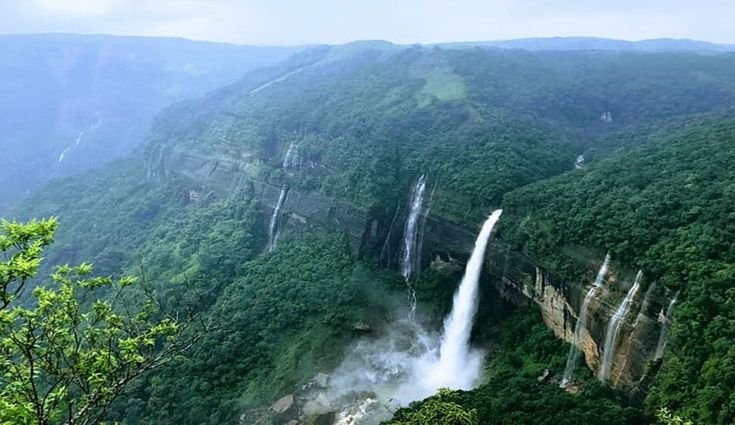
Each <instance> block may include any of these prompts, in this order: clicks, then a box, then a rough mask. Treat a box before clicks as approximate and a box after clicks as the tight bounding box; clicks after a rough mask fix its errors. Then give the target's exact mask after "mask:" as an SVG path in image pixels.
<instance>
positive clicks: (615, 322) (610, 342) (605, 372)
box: [600, 270, 643, 381]
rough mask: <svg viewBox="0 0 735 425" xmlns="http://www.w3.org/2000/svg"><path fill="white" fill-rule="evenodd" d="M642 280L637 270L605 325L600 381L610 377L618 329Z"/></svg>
mask: <svg viewBox="0 0 735 425" xmlns="http://www.w3.org/2000/svg"><path fill="white" fill-rule="evenodd" d="M642 278H643V271H641V270H638V274H636V276H635V281H634V282H633V286H631V287H630V289H629V290H628V293H627V294H626V295H625V298H624V299H623V301H622V302H621V303H620V305H619V306H618V309H617V310H615V314H613V316H612V318H610V322H609V323H608V324H607V330H606V331H605V346H604V349H603V354H602V364H601V365H600V380H601V381H606V380H607V379H608V377H609V376H610V369H611V367H612V361H613V358H614V357H615V346H616V344H617V341H618V336H619V335H620V329H621V328H622V325H623V322H624V321H625V316H626V315H627V314H628V311H630V306H631V305H632V304H633V298H635V296H636V294H637V293H638V289H639V288H640V286H641V279H642Z"/></svg>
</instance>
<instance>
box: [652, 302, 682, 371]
mask: <svg viewBox="0 0 735 425" xmlns="http://www.w3.org/2000/svg"><path fill="white" fill-rule="evenodd" d="M678 297H679V293H678V292H677V293H676V294H675V295H674V297H673V298H672V299H671V301H670V302H669V307H668V308H667V309H666V317H665V318H664V324H663V325H662V326H661V333H660V334H659V336H658V344H656V355H655V356H654V358H655V359H656V360H658V359H660V358H662V357H663V356H664V351H665V350H666V341H667V340H668V339H669V328H670V327H671V316H672V315H673V314H674V305H676V299H677V298H678Z"/></svg>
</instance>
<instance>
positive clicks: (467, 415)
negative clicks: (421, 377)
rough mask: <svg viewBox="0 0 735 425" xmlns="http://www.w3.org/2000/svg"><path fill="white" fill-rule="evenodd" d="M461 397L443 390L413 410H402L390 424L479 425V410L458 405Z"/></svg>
mask: <svg viewBox="0 0 735 425" xmlns="http://www.w3.org/2000/svg"><path fill="white" fill-rule="evenodd" d="M458 399H459V396H458V395H457V393H455V392H452V391H451V390H449V389H446V388H441V389H439V391H438V392H437V394H436V395H435V396H433V397H430V398H428V399H426V401H424V402H423V403H421V405H420V406H419V407H418V408H416V409H412V410H402V411H400V412H399V413H398V414H397V415H396V417H394V418H393V419H392V420H390V421H389V422H388V424H391V425H423V424H436V425H477V424H478V421H477V410H474V409H472V410H466V409H464V408H463V407H462V406H461V405H459V404H457V401H458Z"/></svg>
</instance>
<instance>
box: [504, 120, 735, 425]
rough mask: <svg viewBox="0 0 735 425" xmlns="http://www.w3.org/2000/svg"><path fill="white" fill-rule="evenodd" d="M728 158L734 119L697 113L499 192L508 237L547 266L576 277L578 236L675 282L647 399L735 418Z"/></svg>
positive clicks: (733, 148)
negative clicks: (627, 145) (668, 326)
mask: <svg viewBox="0 0 735 425" xmlns="http://www.w3.org/2000/svg"><path fill="white" fill-rule="evenodd" d="M734 161H735V121H733V120H732V119H731V118H708V119H697V120H694V121H692V122H690V123H688V125H685V126H681V127H680V128H678V129H676V130H675V131H667V132H662V133H661V134H659V135H658V138H656V139H655V140H654V141H652V142H650V143H649V144H647V145H645V146H643V147H641V148H634V149H628V150H626V151H623V152H619V153H617V154H614V155H613V156H611V157H609V158H607V159H605V160H602V161H600V162H599V163H597V164H595V166H593V167H590V168H589V169H588V170H580V171H576V172H573V173H569V174H566V175H564V176H562V177H558V178H554V179H551V180H549V181H545V182H543V183H538V184H535V185H532V186H528V187H526V188H523V189H520V190H518V191H515V192H512V193H510V194H508V195H507V196H506V197H505V199H504V202H503V206H504V208H505V211H506V214H507V216H506V217H507V220H506V221H505V222H503V230H502V234H503V236H504V237H505V238H508V239H509V240H512V241H513V242H514V243H515V244H517V248H518V249H521V250H523V251H525V252H527V253H529V254H530V255H532V256H534V258H537V259H538V261H539V262H540V264H543V265H544V266H545V267H547V268H548V269H549V270H552V271H554V272H556V273H560V274H562V275H565V276H567V277H568V278H569V279H570V280H572V279H574V278H575V276H574V273H575V272H576V271H578V270H579V265H578V263H577V259H576V258H574V255H569V254H568V253H570V252H574V248H575V247H580V246H581V247H585V248H586V249H592V250H597V251H598V252H605V251H608V252H610V253H611V254H612V255H613V256H614V257H616V258H620V259H621V261H623V262H624V263H625V264H627V265H628V266H630V267H631V268H633V267H639V268H642V269H643V270H645V272H646V273H647V275H648V276H649V278H650V279H651V280H653V281H655V282H657V284H659V285H663V286H665V287H666V288H667V289H668V290H669V292H670V293H671V294H673V293H676V292H680V295H679V297H678V302H677V307H676V310H675V313H674V321H673V327H672V341H671V345H670V347H671V348H670V351H669V353H668V354H667V356H666V357H665V358H664V360H663V363H662V365H661V370H660V371H659V372H658V374H657V376H656V379H655V381H654V385H653V389H652V391H651V393H650V394H649V396H648V398H647V403H648V405H649V407H651V408H655V407H657V406H661V405H663V406H669V407H670V408H672V409H675V410H677V411H681V412H683V413H684V415H685V416H687V417H689V418H690V419H692V420H694V421H695V422H696V423H713V424H714V423H718V424H726V423H731V422H732V421H733V420H734V419H735V416H733V415H734V414H735V405H734V404H733V400H732V397H731V395H732V388H733V386H735V381H733V374H732V373H733V371H735V366H734V365H735V363H733V361H735V360H734V359H735V357H733V356H735V351H733V345H732V344H731V341H732V340H733V337H735V328H733V323H735V322H734V321H733V320H734V319H735V310H733V302H735V299H734V298H733V289H732V283H733V277H734V276H735V274H734V273H735V268H733V264H735V250H734V248H733V244H732V240H733V239H734V238H735V221H734V220H733V219H734V218H735V209H734V208H735V174H734V172H735V168H733V166H732V164H734V163H735V162H734ZM656 367H658V365H656Z"/></svg>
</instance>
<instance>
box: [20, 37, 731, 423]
mask: <svg viewBox="0 0 735 425" xmlns="http://www.w3.org/2000/svg"><path fill="white" fill-rule="evenodd" d="M734 67H735V60H734V59H733V58H732V57H731V56H730V55H727V54H720V53H712V54H707V55H703V54H698V53H692V52H670V51H666V52H657V53H643V52H637V53H635V54H633V53H629V52H620V51H613V52H609V51H604V50H602V51H594V52H589V51H579V50H574V49H572V50H570V51H564V52H560V51H545V50H544V51H526V50H520V51H516V50H503V49H496V48H487V47H481V46H472V47H466V46H431V47H429V46H400V45H392V44H390V43H385V42H359V43H351V44H349V45H344V46H314V47H312V48H305V49H303V51H300V52H299V53H297V54H296V55H294V56H292V57H290V58H289V59H287V60H286V61H285V62H280V63H277V64H274V65H273V66H272V67H268V68H261V69H258V70H256V71H253V72H250V73H248V74H246V75H244V76H243V77H242V78H241V79H240V80H238V81H236V82H235V83H233V84H231V85H229V86H224V87H222V88H220V89H217V90H215V91H213V92H211V93H209V94H207V95H206V96H205V97H204V98H202V99H198V100H190V101H187V102H182V103H178V104H176V105H174V106H172V107H170V108H167V109H165V110H164V111H162V112H161V114H159V116H158V117H157V118H156V119H155V121H154V124H153V127H152V129H151V132H150V135H149V136H148V138H147V141H146V145H145V149H144V150H139V151H136V152H135V153H134V154H133V155H132V156H130V157H128V158H127V159H125V160H122V161H119V162H114V163H111V164H108V165H105V166H104V167H102V168H101V169H98V170H95V172H93V173H88V174H83V175H80V176H76V177H73V178H70V179H66V180H58V181H54V182H52V183H51V184H50V185H49V186H48V187H47V188H45V189H44V190H42V191H38V192H36V193H34V194H32V195H31V196H29V197H28V199H27V200H26V201H25V202H24V203H22V204H21V205H20V207H18V208H17V209H13V210H12V211H13V214H12V216H14V217H18V218H19V219H21V220H29V219H31V218H34V217H49V216H58V217H59V230H58V232H57V233H56V235H55V240H56V243H55V244H54V245H53V246H51V247H50V248H49V249H48V250H47V251H45V252H44V259H45V260H44V265H43V266H42V267H41V269H40V272H39V273H40V274H50V273H53V267H52V266H53V265H57V264H79V263H83V262H86V261H93V262H94V263H95V265H96V269H95V272H94V273H95V274H99V275H100V276H115V277H118V276H125V275H134V276H136V277H138V278H139V280H140V282H141V287H142V288H143V289H141V292H140V293H136V294H137V295H141V294H143V295H146V294H152V295H155V297H156V300H157V301H158V304H156V303H153V304H151V306H158V307H160V308H161V309H162V311H166V312H170V316H171V317H176V318H188V317H195V318H197V321H196V322H195V323H200V322H201V323H202V324H204V325H209V324H211V325H212V326H211V328H207V331H206V332H203V333H202V334H201V335H197V339H196V341H195V342H193V343H192V345H191V347H190V349H189V350H188V351H187V352H186V355H185V356H184V357H182V358H177V359H174V360H172V361H171V362H170V363H168V364H166V365H165V366H164V367H161V368H160V369H158V370H156V371H153V372H151V373H150V374H148V375H146V376H145V378H144V379H142V380H141V381H139V383H138V384H136V385H135V386H132V387H130V388H129V389H128V390H127V391H128V392H126V393H125V394H124V395H122V396H120V398H119V399H117V400H116V401H115V402H114V403H112V404H111V405H110V409H109V412H108V413H107V415H108V417H109V420H110V421H119V422H125V423H130V424H137V423H141V424H142V423H157V424H162V425H170V424H181V423H201V424H221V423H239V424H242V425H249V424H257V425H284V424H288V425H303V424H308V425H314V424H329V425H332V424H348V423H359V424H371V423H379V422H380V421H393V423H395V424H401V425H404V424H406V423H411V422H410V421H409V419H410V418H415V417H417V416H420V415H421V414H424V413H425V411H424V410H422V409H430V408H442V409H457V410H452V411H460V412H464V413H466V417H473V415H475V414H476V415H477V418H478V421H480V422H479V423H488V422H489V423H498V424H502V425H517V424H521V423H540V424H564V425H571V424H576V423H591V422H593V421H597V422H599V423H610V424H614V425H618V424H620V425H641V424H652V423H656V421H657V418H656V416H657V412H658V410H659V409H660V408H663V407H666V408H669V409H672V410H673V411H675V412H677V414H679V413H681V414H682V415H685V416H686V417H688V418H693V419H694V420H696V421H698V423H713V424H718V425H719V424H723V425H724V424H727V423H728V422H727V421H729V420H730V419H731V416H732V415H731V414H730V413H729V412H730V410H728V409H729V407H728V404H727V403H729V402H728V399H727V397H725V396H724V395H725V394H729V393H728V389H730V388H731V383H730V382H729V381H728V379H729V375H727V374H720V373H718V371H723V370H727V368H728V367H729V366H728V365H729V363H728V362H729V359H730V357H729V356H730V351H729V348H728V347H729V346H727V345H726V344H723V343H722V342H721V341H727V337H726V336H727V335H729V334H728V332H729V329H730V328H729V327H728V326H729V324H730V323H731V322H730V321H729V317H730V312H729V310H728V309H727V306H728V305H729V304H728V302H731V299H732V296H731V292H728V291H729V286H728V282H730V280H729V279H730V278H731V277H732V273H733V271H732V266H731V265H732V264H735V262H733V261H732V260H733V254H732V252H731V251H732V250H731V249H730V247H731V244H730V243H729V241H730V238H731V237H732V235H733V229H732V226H731V223H730V218H731V217H732V213H733V212H732V211H731V209H732V205H735V202H733V201H734V200H733V194H734V193H735V192H734V191H733V188H732V184H731V182H732V181H735V180H733V179H735V177H733V175H732V173H733V171H732V167H731V166H730V165H731V164H732V163H733V161H734V160H733V157H732V155H733V149H732V145H731V142H732V140H733V134H735V130H734V129H735V124H733V120H732V118H729V115H728V108H729V106H728V105H730V104H732V102H733V101H735V90H733V87H735V86H734V85H733V84H732V75H735V74H732V73H731V72H729V71H730V70H731V69H735V68H734ZM693 93H696V96H695V95H693ZM601 117H603V118H605V119H601ZM612 117H614V120H613V119H612ZM85 138H86V135H85ZM85 143H86V139H85ZM83 144H84V143H81V144H80V146H82V145H83ZM580 158H581V159H580ZM57 159H58V155H56V156H55V157H54V160H57ZM70 159H71V157H69V158H66V157H65V158H64V160H63V163H66V162H67V160H70ZM490 211H494V212H493V213H492V215H490V217H488V213H489V212H490ZM501 211H502V217H503V218H502V220H499V218H500V215H501ZM481 223H484V224H482V226H480V224H481ZM603 258H604V260H602V259H603ZM601 260H602V264H600V262H601ZM643 273H645V279H643V277H642V276H643ZM407 291H408V295H409V301H408V303H407V302H406V292H407ZM31 295H32V294H31ZM478 300H479V304H478ZM141 305H143V304H141ZM146 305H147V304H146ZM192 332H193V330H192ZM159 343H160V344H161V346H164V345H165V344H166V341H165V340H161V341H158V342H157V343H156V344H159ZM157 346H158V345H156V347H157ZM682 376H686V377H688V378H687V379H689V380H690V381H691V385H688V386H687V387H686V388H683V387H682V386H681V385H679V383H680V382H681V379H680V378H681V377H682ZM560 385H561V386H562V387H564V388H563V389H561V388H559V387H560ZM441 387H449V388H450V389H451V390H449V391H447V392H444V391H440V392H438V391H437V390H438V389H439V388H441ZM713 394H714V395H713ZM710 399H711V400H712V401H711V402H710V401H706V402H705V400H710ZM412 402H415V403H413V404H412ZM437 406H438V407H437ZM702 406H707V408H706V409H704V408H702ZM473 412H474V413H473ZM388 423H391V422H388Z"/></svg>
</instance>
